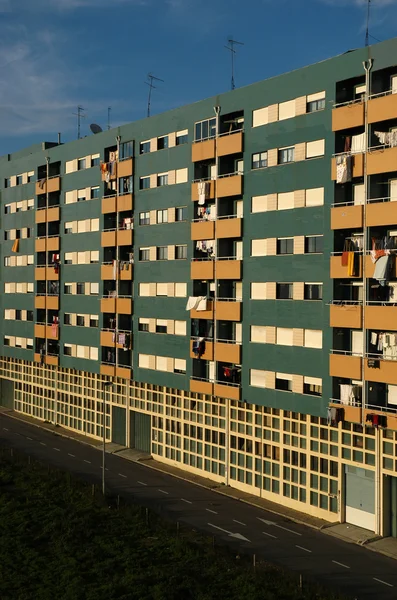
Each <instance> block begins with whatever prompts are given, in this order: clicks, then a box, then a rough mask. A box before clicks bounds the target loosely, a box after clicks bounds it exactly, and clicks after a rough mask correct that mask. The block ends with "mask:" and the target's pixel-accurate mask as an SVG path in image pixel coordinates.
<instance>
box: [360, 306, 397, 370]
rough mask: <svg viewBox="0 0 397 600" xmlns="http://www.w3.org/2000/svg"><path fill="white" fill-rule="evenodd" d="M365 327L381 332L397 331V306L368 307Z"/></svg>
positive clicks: (366, 308)
mask: <svg viewBox="0 0 397 600" xmlns="http://www.w3.org/2000/svg"><path fill="white" fill-rule="evenodd" d="M365 327H366V329H378V330H380V331H397V306H366V307H365ZM394 364H395V363H394ZM396 372H397V369H396Z"/></svg>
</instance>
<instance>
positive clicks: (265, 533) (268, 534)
mask: <svg viewBox="0 0 397 600" xmlns="http://www.w3.org/2000/svg"><path fill="white" fill-rule="evenodd" d="M262 533H263V535H267V536H268V537H271V538H274V539H275V540H276V539H277V536H275V535H272V534H271V533H267V531H262Z"/></svg>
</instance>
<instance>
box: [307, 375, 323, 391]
mask: <svg viewBox="0 0 397 600" xmlns="http://www.w3.org/2000/svg"><path fill="white" fill-rule="evenodd" d="M303 393H304V394H309V395H310V396H322V393H323V382H322V379H320V378H318V377H304V378H303Z"/></svg>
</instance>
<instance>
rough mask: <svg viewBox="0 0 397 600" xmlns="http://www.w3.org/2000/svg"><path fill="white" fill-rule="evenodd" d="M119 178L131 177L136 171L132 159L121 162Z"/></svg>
mask: <svg viewBox="0 0 397 600" xmlns="http://www.w3.org/2000/svg"><path fill="white" fill-rule="evenodd" d="M117 171H118V173H117V176H118V177H129V176H130V175H132V173H133V171H134V161H133V159H132V158H126V159H124V160H122V161H120V162H119V164H118V166H117Z"/></svg>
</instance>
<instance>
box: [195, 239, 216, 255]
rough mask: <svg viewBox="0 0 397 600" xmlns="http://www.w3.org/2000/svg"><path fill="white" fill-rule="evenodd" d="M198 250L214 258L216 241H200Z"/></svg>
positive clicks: (197, 243)
mask: <svg viewBox="0 0 397 600" xmlns="http://www.w3.org/2000/svg"><path fill="white" fill-rule="evenodd" d="M196 250H198V251H199V252H203V253H204V254H208V256H211V257H212V256H214V240H199V241H197V242H196Z"/></svg>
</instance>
